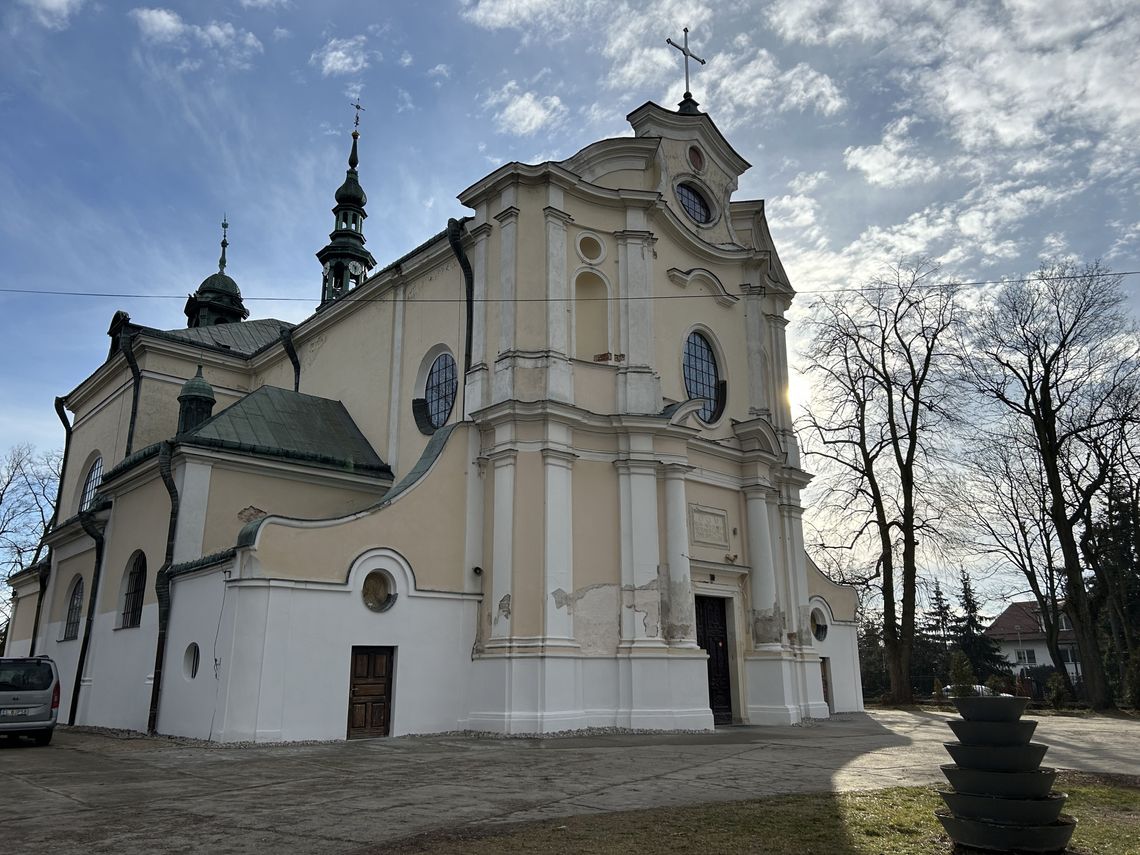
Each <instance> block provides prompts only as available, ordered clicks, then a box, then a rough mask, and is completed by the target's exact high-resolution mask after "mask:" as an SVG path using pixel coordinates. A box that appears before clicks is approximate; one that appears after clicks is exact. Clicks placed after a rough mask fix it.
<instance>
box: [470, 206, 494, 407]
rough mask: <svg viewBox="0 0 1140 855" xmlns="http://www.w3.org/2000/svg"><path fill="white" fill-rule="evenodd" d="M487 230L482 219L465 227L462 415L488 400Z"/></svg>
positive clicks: (482, 213) (483, 212)
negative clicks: (467, 345)
mask: <svg viewBox="0 0 1140 855" xmlns="http://www.w3.org/2000/svg"><path fill="white" fill-rule="evenodd" d="M484 208H485V205H481V206H480V212H479V216H484V215H485V211H484V210H483V209H484ZM491 231H492V229H491V224H490V223H488V222H486V221H485V220H484V221H483V222H481V223H480V224H479V225H477V226H475V227H474V228H470V229H468V230H467V233H468V234H469V235H470V236H471V238H472V239H473V240H474V243H473V244H472V245H471V253H470V254H469V256H468V258H469V260H470V261H471V280H472V281H471V284H472V291H473V296H474V298H475V299H474V303H473V305H472V306H471V370H470V371H469V372H468V374H467V377H466V378H465V383H466V387H465V394H464V396H463V405H464V413H463V416H464V418H470V416H471V413H473V412H475V411H477V410H481V409H482V408H483V407H484V406H486V405H487V404H488V403H490V391H491V390H490V389H489V388H487V381H488V368H487V364H488V362H493V361H494V360H492V359H491V357H490V356H489V355H488V353H487V241H488V239H489V237H490V234H491Z"/></svg>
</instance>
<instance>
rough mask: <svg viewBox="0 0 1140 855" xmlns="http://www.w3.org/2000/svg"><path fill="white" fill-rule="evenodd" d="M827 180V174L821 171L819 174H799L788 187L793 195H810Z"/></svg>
mask: <svg viewBox="0 0 1140 855" xmlns="http://www.w3.org/2000/svg"><path fill="white" fill-rule="evenodd" d="M827 180H828V177H827V173H826V172H824V171H822V170H821V171H820V172H800V173H798V174H797V175H796V177H795V178H793V179H792V180H791V181H789V182H788V187H790V188H791V189H792V191H793V192H795V193H810V192H811V191H812V190H815V189H816V188H817V187H819V186H820V185H821V184H823V183H824V182H825V181H827Z"/></svg>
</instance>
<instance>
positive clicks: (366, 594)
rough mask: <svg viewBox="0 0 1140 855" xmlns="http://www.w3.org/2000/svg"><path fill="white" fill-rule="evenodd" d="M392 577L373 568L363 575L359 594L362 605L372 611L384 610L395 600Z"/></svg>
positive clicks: (390, 606)
mask: <svg viewBox="0 0 1140 855" xmlns="http://www.w3.org/2000/svg"><path fill="white" fill-rule="evenodd" d="M393 587H394V586H393V584H392V579H391V578H390V577H389V576H388V574H387V573H384V572H381V571H380V570H373V571H372V572H371V573H369V574H368V575H367V576H365V577H364V586H363V587H362V588H361V591H360V596H361V598H362V599H363V600H364V605H365V606H367V607H368V608H369V609H371V610H372V611H374V612H386V611H388V609H390V608H392V605H393V604H394V603H395V602H396V592H395V591H394V590H393Z"/></svg>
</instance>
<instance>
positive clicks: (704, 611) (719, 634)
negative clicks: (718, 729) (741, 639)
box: [693, 597, 732, 724]
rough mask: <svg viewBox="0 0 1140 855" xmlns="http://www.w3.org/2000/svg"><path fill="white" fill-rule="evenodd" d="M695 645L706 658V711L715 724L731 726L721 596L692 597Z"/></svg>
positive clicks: (730, 702) (725, 622)
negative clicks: (695, 628) (695, 631)
mask: <svg viewBox="0 0 1140 855" xmlns="http://www.w3.org/2000/svg"><path fill="white" fill-rule="evenodd" d="M693 599H694V602H695V605H696V612H697V644H698V645H699V646H700V647H702V648H703V649H704V650H705V652H706V653H708V655H709V661H708V669H709V708H710V709H711V710H712V714H713V721H714V722H715V723H716V724H732V682H731V679H730V678H729V673H728V618H727V615H726V612H725V603H726V600H725V599H724V598H722V597H694V598H693Z"/></svg>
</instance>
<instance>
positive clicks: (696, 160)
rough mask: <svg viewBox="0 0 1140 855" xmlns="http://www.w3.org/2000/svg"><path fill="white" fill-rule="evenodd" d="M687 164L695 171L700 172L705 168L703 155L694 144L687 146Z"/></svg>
mask: <svg viewBox="0 0 1140 855" xmlns="http://www.w3.org/2000/svg"><path fill="white" fill-rule="evenodd" d="M689 165H690V166H691V167H693V169H694V170H696V171H697V172H702V171H703V170H704V168H705V155H704V153H703V152H702V151H701V150H700V149H699V148H697V147H696V146H695V145H691V146H689Z"/></svg>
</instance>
